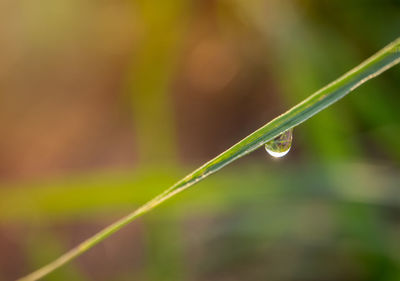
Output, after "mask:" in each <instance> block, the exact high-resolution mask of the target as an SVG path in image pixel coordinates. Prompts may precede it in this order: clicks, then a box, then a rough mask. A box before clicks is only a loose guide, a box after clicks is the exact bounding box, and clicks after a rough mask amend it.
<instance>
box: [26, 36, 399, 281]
mask: <svg viewBox="0 0 400 281" xmlns="http://www.w3.org/2000/svg"><path fill="white" fill-rule="evenodd" d="M399 49H400V38H398V39H397V40H395V41H394V42H392V43H391V44H389V45H388V46H386V47H385V48H383V49H382V50H380V51H379V52H377V53H376V54H375V55H373V56H372V57H370V58H369V59H367V60H366V61H364V62H363V63H361V64H360V65H359V66H357V67H355V68H354V69H352V70H351V71H349V72H347V73H346V74H344V75H343V76H341V77H339V78H338V79H337V80H335V81H333V82H331V83H330V84H328V85H327V86H325V87H324V88H322V89H320V90H319V91H317V92H316V93H314V94H312V95H311V96H309V97H308V98H307V99H305V100H303V101H302V102H300V103H299V104H297V105H296V106H294V107H292V108H291V109H289V110H288V111H287V112H285V113H283V114H282V115H280V116H278V117H276V118H275V119H273V120H272V121H270V122H269V123H267V124H266V125H264V126H263V127H261V128H260V129H258V130H256V131H255V132H253V133H252V134H250V135H248V136H247V137H245V138H244V139H243V140H241V141H240V142H238V143H237V144H235V145H233V146H232V147H231V148H229V149H228V150H226V151H224V152H222V153H221V154H220V155H218V156H217V157H215V158H214V159H212V160H211V161H209V162H207V163H205V164H204V165H202V166H201V167H200V168H198V169H197V170H195V171H194V172H192V173H190V174H189V175H187V176H186V177H184V178H182V179H181V180H179V181H178V182H177V183H175V184H174V185H173V186H171V187H169V188H168V189H166V190H165V191H164V192H162V193H161V194H160V195H158V196H156V197H155V198H153V199H152V200H150V201H148V202H147V203H145V204H144V205H142V206H141V207H139V208H138V209H136V210H135V211H133V212H132V213H130V214H128V215H127V216H125V217H123V218H121V219H119V220H118V221H116V222H114V223H113V224H111V225H109V226H107V227H106V228H104V229H103V230H101V231H100V232H98V233H97V234H95V235H94V236H92V237H90V238H88V239H87V240H85V241H83V242H82V243H81V244H79V245H78V246H76V247H75V248H73V249H71V250H70V251H68V252H67V253H65V254H64V255H62V256H60V257H59V258H57V259H55V260H54V261H52V262H51V263H49V264H48V265H46V266H44V267H42V268H40V269H38V270H37V271H34V272H33V273H31V274H29V275H27V276H26V277H23V278H21V279H19V280H20V281H33V280H38V279H40V278H42V277H44V276H46V275H48V274H49V273H51V272H52V271H54V270H56V269H57V268H59V267H61V266H63V265H64V264H66V263H68V262H69V261H71V260H73V259H74V258H76V257H78V256H79V255H81V254H83V253H84V252H86V251H88V250H89V249H90V248H92V247H93V246H95V245H96V244H98V243H99V242H101V241H103V240H104V239H106V238H107V237H109V236H110V235H111V234H113V233H115V232H116V231H118V230H120V229H121V228H123V227H124V226H126V225H127V224H129V223H131V222H132V221H134V220H135V219H137V218H138V217H140V216H141V215H143V214H145V213H147V212H149V211H151V210H152V209H153V208H155V207H157V206H158V205H160V204H161V203H163V202H164V201H166V200H168V199H169V198H171V197H172V196H174V195H176V194H178V193H180V192H182V191H183V190H185V189H187V188H189V187H191V186H193V185H194V184H196V183H198V182H199V181H201V180H203V179H204V178H206V177H207V176H209V175H211V174H213V173H215V172H217V171H218V170H220V169H221V168H223V167H225V166H226V165H228V164H229V163H232V162H233V161H235V160H237V159H239V158H241V157H243V156H245V155H247V154H249V153H250V152H252V151H254V150H256V149H258V148H259V147H261V146H263V145H266V149H267V151H268V152H269V153H270V154H271V155H273V156H275V157H281V156H284V155H285V154H286V153H288V152H289V150H290V145H291V142H292V138H293V136H292V129H293V128H294V127H295V126H297V125H299V124H301V123H303V122H304V121H306V120H307V119H309V118H311V117H312V116H314V115H315V114H317V113H318V112H320V111H321V110H323V109H325V108H327V107H328V106H330V105H332V104H334V103H335V102H336V101H338V100H339V99H341V98H343V97H344V96H345V95H347V94H348V93H350V92H351V91H353V90H354V89H356V88H357V87H359V86H360V85H362V84H363V83H365V82H366V81H368V80H370V79H372V78H374V77H376V76H378V75H379V74H381V73H382V72H384V71H385V70H387V69H389V68H391V67H393V66H394V65H396V64H398V63H399V62H400V52H399V51H398V50H399Z"/></svg>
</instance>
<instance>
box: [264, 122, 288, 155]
mask: <svg viewBox="0 0 400 281" xmlns="http://www.w3.org/2000/svg"><path fill="white" fill-rule="evenodd" d="M292 140H293V129H289V130H287V131H286V132H284V133H282V134H280V135H279V136H277V137H276V138H274V139H272V140H270V141H269V142H267V143H266V144H265V150H266V151H267V152H268V153H269V154H270V155H271V156H273V157H276V158H279V157H283V156H285V155H286V154H288V152H289V150H290V148H291V147H292Z"/></svg>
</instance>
